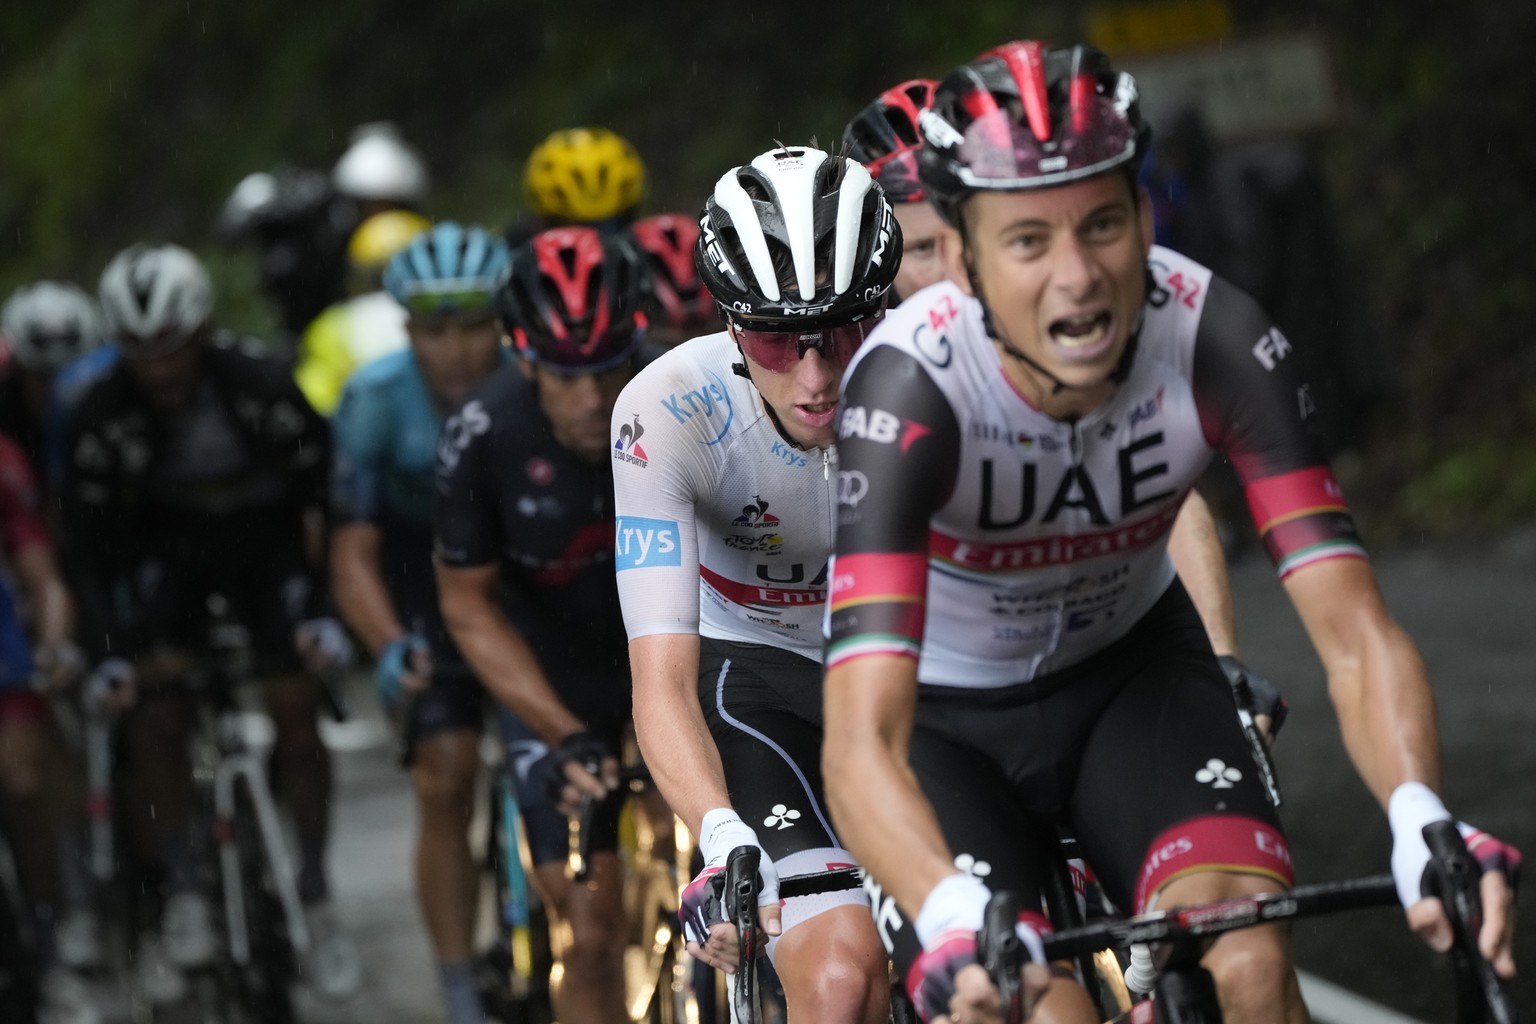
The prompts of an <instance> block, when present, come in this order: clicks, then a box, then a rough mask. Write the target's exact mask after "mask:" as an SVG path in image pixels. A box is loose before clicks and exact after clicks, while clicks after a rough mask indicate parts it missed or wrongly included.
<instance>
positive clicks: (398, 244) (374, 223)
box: [347, 210, 432, 270]
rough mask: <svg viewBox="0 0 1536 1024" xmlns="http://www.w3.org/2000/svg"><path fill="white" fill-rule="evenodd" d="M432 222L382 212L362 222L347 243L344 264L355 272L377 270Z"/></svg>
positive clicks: (399, 212) (411, 215)
mask: <svg viewBox="0 0 1536 1024" xmlns="http://www.w3.org/2000/svg"><path fill="white" fill-rule="evenodd" d="M431 226H432V222H431V221H429V220H427V218H425V217H423V216H422V215H421V214H419V213H412V212H411V211H410V210H385V211H384V212H383V213H376V214H374V215H373V216H372V217H369V218H368V219H367V220H365V221H363V222H362V223H361V224H359V225H358V226H357V229H356V230H355V231H353V232H352V238H351V239H350V240H349V241H348V242H347V262H348V263H350V264H352V267H353V269H355V270H379V269H380V268H382V267H383V266H384V264H386V263H388V262H389V258H390V257H391V256H393V255H394V254H395V253H397V252H399V251H400V250H401V249H404V248H405V247H406V245H407V243H409V242H410V240H411V239H413V238H415V237H416V236H417V235H419V234H421V233H422V232H423V231H425V230H427V228H429V227H431Z"/></svg>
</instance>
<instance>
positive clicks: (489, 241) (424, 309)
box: [384, 221, 508, 315]
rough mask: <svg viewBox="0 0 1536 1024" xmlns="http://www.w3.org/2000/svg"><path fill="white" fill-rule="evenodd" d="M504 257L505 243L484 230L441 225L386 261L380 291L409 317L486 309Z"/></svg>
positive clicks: (503, 269) (502, 272)
mask: <svg viewBox="0 0 1536 1024" xmlns="http://www.w3.org/2000/svg"><path fill="white" fill-rule="evenodd" d="M507 255H508V250H507V243H506V242H505V241H503V240H502V239H501V238H500V237H498V236H496V235H493V234H491V233H490V232H489V231H487V230H485V229H484V228H482V227H480V226H478V225H469V226H464V225H460V224H457V223H455V222H453V221H443V222H442V223H440V224H437V225H435V226H433V227H431V228H428V229H427V230H426V231H423V232H422V233H421V234H419V235H417V236H416V237H415V238H413V239H411V241H410V243H409V244H408V245H406V247H405V248H404V249H401V250H400V251H399V252H397V253H395V255H394V256H392V257H390V260H389V263H387V264H386V265H385V267H384V290H385V291H387V292H389V294H390V295H392V296H394V299H395V301H396V302H398V303H400V304H401V305H402V306H404V307H405V308H406V309H407V310H408V311H409V312H410V313H412V314H424V315H430V314H434V313H479V312H483V311H489V310H490V309H491V308H492V305H493V302H494V297H495V294H496V286H497V285H498V284H499V283H500V282H501V279H502V277H503V276H504V275H505V273H506V269H507Z"/></svg>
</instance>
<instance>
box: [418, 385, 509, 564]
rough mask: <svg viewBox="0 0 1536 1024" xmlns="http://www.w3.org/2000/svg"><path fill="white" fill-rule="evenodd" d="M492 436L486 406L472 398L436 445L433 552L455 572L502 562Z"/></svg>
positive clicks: (450, 421) (444, 428)
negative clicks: (457, 569)
mask: <svg viewBox="0 0 1536 1024" xmlns="http://www.w3.org/2000/svg"><path fill="white" fill-rule="evenodd" d="M494 442H495V435H494V432H493V430H492V420H491V414H490V411H489V406H488V405H487V404H486V401H485V399H484V398H481V397H476V398H472V399H470V400H469V401H468V402H466V403H464V405H463V406H462V407H461V408H460V409H459V410H458V412H456V413H454V414H453V415H452V416H450V417H448V419H447V421H446V422H445V423H444V424H443V432H442V436H441V437H440V438H439V440H438V444H437V469H436V483H437V498H436V500H435V501H434V502H433V505H432V536H433V549H434V552H435V553H436V555H437V559H438V561H440V562H442V563H443V564H444V565H450V566H454V567H456V568H469V567H472V566H484V565H491V564H493V563H496V562H498V561H499V560H500V558H501V546H502V545H501V506H500V499H499V498H498V494H499V493H500V492H499V491H498V489H497V487H496V474H495V443H494Z"/></svg>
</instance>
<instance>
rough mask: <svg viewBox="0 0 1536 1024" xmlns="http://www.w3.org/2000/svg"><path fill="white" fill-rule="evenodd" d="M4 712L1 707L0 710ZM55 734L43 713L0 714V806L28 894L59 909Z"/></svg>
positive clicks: (34, 899)
mask: <svg viewBox="0 0 1536 1024" xmlns="http://www.w3.org/2000/svg"><path fill="white" fill-rule="evenodd" d="M0 711H3V709H0ZM57 738H58V734H57V733H56V732H55V730H54V729H53V727H52V723H51V722H50V721H49V720H48V719H47V718H45V717H39V716H35V715H27V716H22V715H17V716H15V717H10V716H5V715H0V810H3V812H4V815H5V820H6V823H7V824H8V825H9V826H10V827H9V828H8V829H7V831H6V834H7V836H9V837H10V840H11V849H12V851H13V852H14V853H15V855H16V868H17V871H18V873H19V874H20V875H21V879H22V884H23V885H24V886H25V888H26V891H27V895H28V897H29V898H30V899H31V900H32V901H33V902H34V903H37V904H41V905H45V906H48V907H51V908H53V909H55V910H57V909H59V857H58V835H59V832H58V827H57V822H56V821H55V811H56V810H57V809H58V804H57V803H55V802H54V800H53V799H52V798H53V797H54V795H55V794H54V793H53V787H52V786H51V785H50V784H49V780H50V779H53V778H57V775H58V770H57V766H58V764H59V762H60V760H61V759H60V758H59V757H57V756H56V755H57V753H58V751H57V749H56V747H55V743H56V741H57Z"/></svg>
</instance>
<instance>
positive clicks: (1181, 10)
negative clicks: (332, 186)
mask: <svg viewBox="0 0 1536 1024" xmlns="http://www.w3.org/2000/svg"><path fill="white" fill-rule="evenodd" d="M1533 12H1536V8H1532V7H1531V6H1529V5H1510V4H1497V3H1494V2H1492V0H1467V2H1463V3H1458V4H1445V3H1438V2H1431V0H1401V2H1398V3H1393V4H1367V3H1360V2H1358V0H1297V2H1293V3H1290V4H1285V5H1275V4H1269V3H1262V2H1259V0H1148V2H1144V3H1132V2H1119V3H1107V4H1094V3H1089V4H1084V3H1068V2H1063V0H1035V2H1032V3H1031V2H1018V0H1012V2H987V0H980V2H969V3H960V4H953V3H946V4H938V3H931V2H930V3H917V2H886V3H875V2H865V3H856V4H828V3H825V2H816V0H776V2H774V3H772V4H755V5H754V4H684V3H677V2H651V3H645V4H635V3H622V2H616V0H589V2H586V3H581V4H544V3H537V4H535V3H516V2H513V3H508V2H506V0H456V2H452V3H444V4H424V3H419V2H405V0H327V2H325V3H311V4H294V3H281V4H229V3H214V2H210V0H178V2H176V3H166V2H163V0H94V2H91V3H78V2H67V0H61V2H53V3H42V2H36V0H22V2H20V3H10V4H7V5H6V14H5V27H4V31H3V38H0V292H4V293H9V291H10V289H11V288H13V287H15V286H16V285H18V284H21V283H23V282H26V281H29V280H33V279H36V278H39V277H44V276H62V277H67V278H73V279H76V280H79V281H82V282H84V283H86V284H87V285H91V284H93V283H94V281H95V278H96V276H97V275H98V273H99V272H100V268H101V266H102V264H103V263H104V261H105V259H106V258H107V257H108V256H109V255H110V254H111V253H112V252H114V251H116V250H117V249H118V248H120V247H122V246H123V245H125V244H127V243H129V242H132V241H135V240H139V239H141V238H145V237H156V238H160V239H165V240H175V241H178V242H182V243H185V244H188V245H190V246H192V247H194V248H196V249H197V250H198V251H199V252H200V254H202V255H203V256H205V257H206V258H207V259H209V260H210V262H211V263H212V264H213V266H214V268H215V270H216V273H217V275H218V279H219V280H218V284H219V289H220V294H221V304H220V307H219V309H220V316H221V318H222V319H223V320H224V322H225V323H226V324H228V325H229V326H233V327H237V328H242V329H246V330H250V331H253V332H255V333H258V334H268V333H270V332H271V331H272V330H273V329H274V325H275V322H276V319H275V314H274V311H273V310H272V309H271V308H270V306H269V304H267V303H265V302H264V301H263V300H262V298H261V295H260V291H259V289H258V287H257V271H256V256H255V253H254V252H253V251H252V250H251V249H250V248H249V247H243V248H241V247H236V248H227V249H220V248H219V247H218V246H217V244H216V242H215V239H214V225H215V221H216V218H217V216H218V213H219V210H220V207H221V205H222V204H223V202H224V200H225V199H226V198H227V196H228V195H229V194H230V192H231V191H232V190H233V188H234V186H235V185H236V184H237V183H238V182H239V181H240V180H241V178H242V177H244V176H245V175H247V174H249V173H251V172H253V171H264V170H271V169H273V168H276V167H279V166H284V165H286V166H290V167H295V168H318V169H328V168H330V167H331V166H332V165H333V164H334V162H335V161H336V159H337V158H338V157H339V156H340V154H341V153H342V152H343V150H344V149H345V147H346V145H347V142H348V139H349V135H350V133H351V132H352V130H353V129H354V128H355V127H356V126H357V125H359V124H362V123H365V122H371V121H377V120H388V121H392V122H394V123H395V124H396V125H397V126H398V127H399V129H400V132H401V134H402V136H403V137H404V138H405V139H406V140H408V141H409V142H410V143H411V144H413V145H414V146H416V147H417V148H418V149H419V150H420V151H421V152H422V153H423V154H424V155H425V157H426V160H427V162H428V165H429V168H430V172H431V179H432V189H431V194H430V197H429V199H428V201H427V203H426V210H425V212H427V213H428V214H429V215H432V216H435V217H450V216H451V217H458V218H464V219H470V220H478V221H484V222H486V223H488V224H492V225H499V224H505V223H508V222H511V221H513V220H514V219H516V218H517V217H518V216H519V215H520V214H521V212H522V209H523V198H522V195H521V190H520V187H519V181H520V176H521V170H522V165H523V161H524V159H525V158H526V155H527V153H528V151H529V150H530V149H531V148H532V146H533V145H534V144H536V143H537V142H538V141H539V140H540V139H542V138H543V137H544V136H545V135H547V134H548V133H549V132H550V131H553V130H555V129H557V128H563V127H569V126H573V125H579V124H600V125H606V126H608V127H610V128H612V129H614V130H616V131H618V132H619V133H621V134H622V135H625V136H626V137H628V138H629V139H630V140H631V141H632V142H633V143H634V144H635V146H636V147H637V149H638V150H639V152H640V153H641V155H642V156H643V158H644V160H645V161H646V164H647V167H648V170H649V172H650V183H651V184H650V190H649V194H648V196H647V199H646V201H645V203H644V206H643V207H642V209H643V210H646V211H657V210H663V209H682V210H694V209H696V208H697V207H698V205H699V203H700V201H701V199H702V196H703V195H704V194H705V192H706V190H707V188H708V186H709V184H710V183H711V182H713V180H714V179H715V178H716V177H717V176H718V175H719V174H720V173H721V172H723V171H724V170H725V169H726V168H728V167H730V166H732V165H733V164H736V163H740V162H742V161H743V160H745V159H746V158H748V157H750V156H751V155H753V154H755V153H757V152H759V151H761V150H762V149H764V148H766V147H767V146H768V145H770V144H771V143H772V142H773V141H774V140H784V141H795V142H803V141H807V140H809V139H810V138H812V137H814V138H816V139H819V140H821V142H822V143H823V145H831V144H833V143H835V141H836V140H837V139H838V137H839V135H840V132H841V130H842V126H843V125H844V123H846V121H847V119H848V118H849V116H850V115H851V114H852V113H853V112H854V111H856V110H857V109H858V108H859V107H861V106H862V105H864V104H865V103H867V102H869V101H870V100H871V99H872V98H873V97H874V96H875V95H876V94H877V93H878V92H879V91H881V90H882V89H884V88H886V87H888V86H889V85H892V84H894V83H895V82H897V81H900V80H903V79H905V78H909V77H914V76H917V75H924V76H940V75H942V74H943V73H944V72H945V71H946V70H947V69H949V68H950V67H952V66H953V65H955V64H957V63H960V62H961V61H964V60H966V59H968V58H970V57H971V56H974V55H975V54H976V53H977V52H979V51H980V50H981V49H983V48H985V47H987V46H989V45H991V44H993V43H995V42H998V41H1001V40H1004V39H1008V38H1014V37H1020V36H1038V37H1041V38H1045V39H1048V40H1051V41H1055V42H1068V41H1074V40H1083V39H1086V40H1089V41H1092V42H1095V43H1096V44H1098V45H1099V46H1101V47H1102V48H1104V49H1106V50H1107V51H1108V52H1109V53H1110V54H1111V55H1112V56H1113V57H1115V58H1116V59H1118V60H1120V61H1122V62H1123V63H1124V65H1125V66H1126V67H1128V68H1130V69H1132V70H1133V71H1135V72H1136V73H1137V74H1138V75H1139V76H1140V78H1141V80H1142V85H1143V93H1144V95H1145V96H1146V99H1147V103H1148V107H1149V109H1150V110H1151V112H1152V113H1153V116H1154V118H1155V119H1156V124H1157V128H1158V131H1159V136H1160V139H1161V140H1163V142H1164V146H1163V149H1165V150H1177V152H1170V153H1169V154H1168V156H1169V158H1170V159H1169V160H1168V161H1167V163H1168V164H1169V166H1170V167H1173V168H1174V170H1173V171H1172V173H1171V178H1172V179H1173V180H1172V183H1171V185H1170V187H1169V188H1167V189H1166V190H1165V191H1164V193H1163V194H1162V195H1161V197H1160V201H1161V202H1162V203H1163V205H1164V206H1165V207H1167V208H1168V209H1172V208H1175V207H1179V206H1181V205H1183V206H1184V207H1185V208H1186V209H1187V208H1189V207H1190V205H1191V204H1192V206H1193V209H1194V211H1195V212H1194V213H1193V214H1191V215H1187V216H1185V217H1184V220H1185V223H1183V224H1181V225H1179V227H1178V229H1177V230H1173V231H1172V232H1171V233H1170V240H1175V239H1176V240H1177V242H1178V243H1179V244H1180V245H1181V247H1183V248H1185V249H1186V250H1189V251H1191V253H1192V254H1193V255H1196V256H1197V257H1199V258H1202V259H1204V260H1206V261H1207V262H1209V263H1211V264H1213V265H1215V266H1216V267H1217V269H1219V270H1220V271H1221V272H1223V273H1224V274H1226V275H1227V276H1229V277H1232V278H1234V279H1235V280H1237V281H1238V282H1239V283H1240V284H1243V285H1245V286H1246V287H1248V288H1250V290H1253V291H1255V292H1256V293H1257V294H1258V295H1259V296H1260V298H1261V299H1263V300H1264V301H1265V302H1266V303H1267V304H1269V305H1270V307H1271V308H1272V310H1273V311H1274V312H1275V314H1276V316H1277V317H1278V318H1279V320H1280V323H1281V324H1282V326H1283V327H1284V328H1285V330H1286V331H1287V332H1288V334H1290V335H1291V337H1292V340H1293V341H1296V342H1300V343H1304V345H1305V347H1306V348H1307V350H1308V352H1309V353H1310V358H1312V359H1313V360H1314V361H1315V362H1318V363H1319V364H1320V365H1322V366H1324V367H1326V368H1327V371H1328V373H1327V378H1326V380H1325V383H1326V384H1327V387H1326V388H1325V389H1324V390H1325V395H1324V396H1323V397H1324V398H1325V401H1324V403H1323V406H1324V415H1325V417H1326V420H1325V421H1326V422H1327V423H1328V424H1329V426H1330V431H1331V433H1332V434H1333V436H1334V437H1335V438H1336V440H1337V442H1338V445H1339V447H1340V448H1341V449H1345V450H1346V452H1347V454H1346V456H1345V457H1343V458H1341V459H1340V467H1339V468H1340V471H1341V475H1342V476H1343V477H1344V480H1345V483H1346V487H1347V488H1348V492H1349V493H1350V496H1351V499H1352V501H1353V503H1354V504H1355V505H1356V506H1357V508H1358V509H1359V510H1360V512H1361V513H1362V515H1363V517H1364V518H1365V520H1366V523H1367V526H1368V528H1369V529H1370V531H1371V532H1370V536H1371V539H1372V540H1373V541H1374V542H1376V543H1378V544H1379V543H1383V542H1396V541H1402V540H1415V539H1419V538H1421V537H1422V536H1424V535H1439V536H1447V535H1453V536H1457V537H1465V536H1467V535H1468V534H1475V533H1476V532H1477V531H1480V530H1488V529H1501V528H1504V527H1507V526H1509V525H1512V524H1516V523H1519V522H1521V521H1523V520H1525V519H1528V518H1529V516H1530V514H1531V513H1532V512H1533V511H1536V431H1533V430H1532V429H1531V427H1532V425H1533V421H1536V372H1533V371H1536V346H1532V345H1530V344H1528V343H1527V338H1526V333H1527V332H1526V327H1525V325H1527V324H1529V323H1531V322H1532V321H1533V319H1536V277H1533V275H1532V274H1530V273H1529V269H1530V268H1531V267H1532V266H1533V265H1536V258H1533V256H1532V254H1533V253H1536V217H1533V216H1531V215H1530V213H1529V210H1530V209H1531V200H1532V198H1533V196H1532V193H1533V191H1536V133H1532V132H1531V131H1530V130H1529V128H1528V124H1529V116H1528V111H1527V110H1526V109H1525V108H1526V105H1527V103H1528V101H1529V99H1530V97H1531V96H1532V95H1533V94H1536V68H1533V65H1532V62H1531V60H1530V59H1529V46H1528V44H1529V42H1530V40H1531V39H1532V38H1533V33H1532V30H1533V28H1536V13H1533ZM1160 156H1161V154H1160ZM1168 209H1165V210H1164V211H1163V212H1164V214H1165V216H1166V215H1167V214H1168ZM1201 221H1204V223H1201ZM1181 232H1182V234H1181ZM1320 379H1322V378H1321V377H1320Z"/></svg>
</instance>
